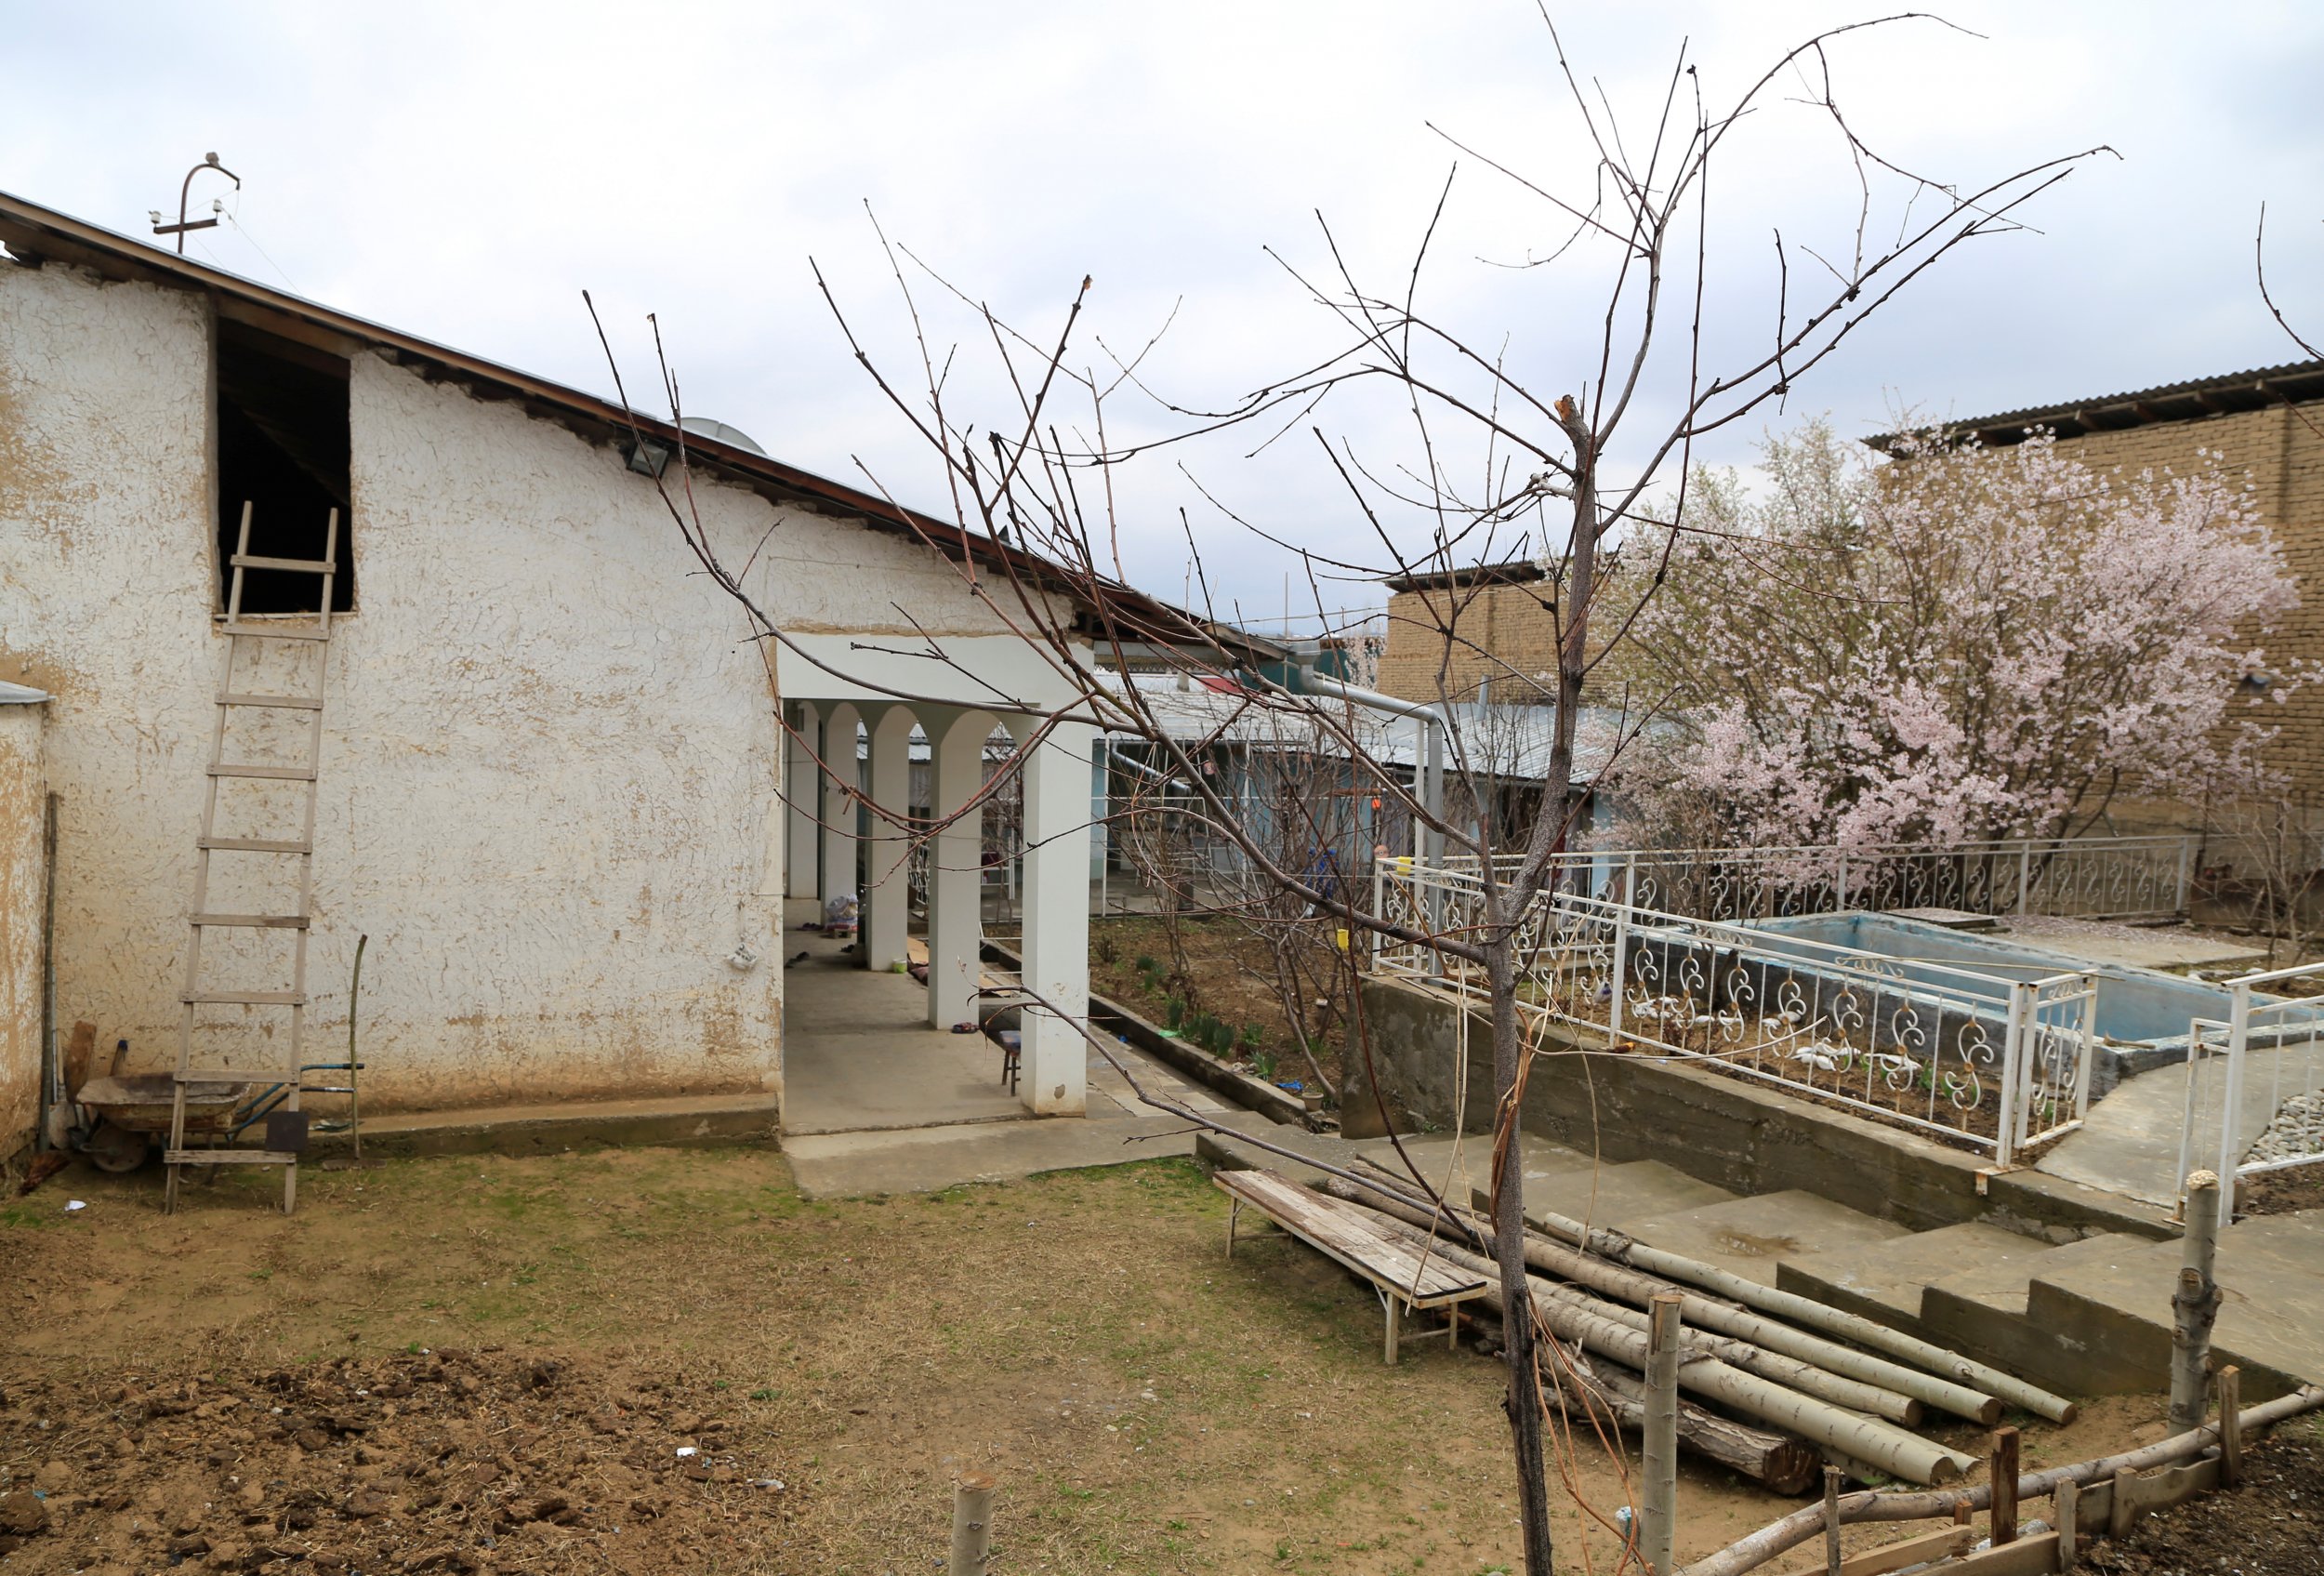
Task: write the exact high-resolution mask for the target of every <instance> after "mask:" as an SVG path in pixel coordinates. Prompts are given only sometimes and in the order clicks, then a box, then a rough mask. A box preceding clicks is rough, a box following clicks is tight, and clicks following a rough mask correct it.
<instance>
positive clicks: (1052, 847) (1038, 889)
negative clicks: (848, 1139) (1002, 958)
mask: <svg viewBox="0 0 2324 1576" xmlns="http://www.w3.org/2000/svg"><path fill="white" fill-rule="evenodd" d="M1032 724H1033V720H1032V719H1025V720H1024V724H1023V731H1022V732H1019V724H1018V723H1017V722H1013V721H1012V722H1011V724H1010V731H1011V732H1012V733H1018V736H1019V738H1020V740H1021V741H1022V740H1023V738H1024V737H1026V736H1028V735H1030V734H1031V733H1032V731H1033V726H1032ZM1096 742H1097V730H1096V729H1095V728H1093V727H1091V726H1089V724H1088V723H1083V722H1073V723H1061V724H1059V725H1058V726H1056V727H1054V728H1052V729H1051V730H1050V732H1049V734H1048V735H1046V736H1045V737H1044V738H1043V739H1042V740H1041V742H1040V743H1039V745H1038V746H1037V747H1036V748H1033V749H1031V750H1029V751H1026V752H1025V756H1024V760H1023V763H1022V765H1021V767H1020V768H1019V769H1020V770H1021V771H1023V774H1024V828H1025V830H1024V840H1025V861H1024V866H1025V875H1024V979H1025V984H1026V985H1027V986H1029V987H1032V988H1033V989H1034V990H1035V991H1037V992H1038V993H1039V994H1040V996H1041V997H1042V998H1043V999H1044V1000H1046V1001H1047V1002H1048V1003H1049V1005H1050V1007H1052V1008H1054V1009H1055V1012H1056V1013H1057V1014H1062V1015H1063V1016H1062V1017H1060V1016H1057V1015H1052V1014H1051V1013H1049V1012H1045V1011H1038V1010H1036V1009H1033V1008H1030V1007H1028V1008H1027V1009H1026V1010H1025V1013H1024V1017H1023V1026H1024V1078H1023V1082H1022V1083H1021V1084H1020V1085H1019V1089H1020V1091H1021V1093H1022V1096H1023V1100H1024V1103H1025V1104H1026V1105H1027V1106H1031V1107H1032V1108H1033V1109H1034V1110H1036V1111H1037V1112H1039V1113H1041V1114H1043V1115H1045V1116H1079V1115H1081V1114H1082V1113H1083V1111H1084V1110H1085V1108H1086V1086H1087V1083H1088V1078H1087V1072H1088V1057H1089V1043H1088V1041H1087V1040H1083V1038H1082V1036H1081V1032H1080V1028H1079V1026H1080V1025H1081V1024H1082V1023H1084V1022H1085V1021H1086V1020H1087V1019H1088V1017H1089V756H1090V751H1091V749H1092V748H1093V747H1094V746H1095V744H1096Z"/></svg>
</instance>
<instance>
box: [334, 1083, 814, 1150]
mask: <svg viewBox="0 0 2324 1576" xmlns="http://www.w3.org/2000/svg"><path fill="white" fill-rule="evenodd" d="M782 1107H783V1102H782V1099H781V1097H780V1096H779V1095H774V1094H692V1095H672V1096H669V1097H667V1098H664V1099H649V1100H580V1101H574V1100H561V1101H557V1102H555V1103H554V1104H544V1105H527V1106H473V1107H464V1108H461V1109H458V1110H446V1111H398V1112H395V1113H393V1114H392V1115H390V1116H384V1117H365V1118H364V1119H363V1148H364V1149H365V1151H367V1152H376V1153H379V1154H383V1155H450V1154H460V1155H473V1154H501V1155H524V1154H535V1153H539V1152H541V1151H545V1150H551V1149H569V1148H572V1147H574V1146H576V1145H583V1144H733V1143H752V1142H761V1141H763V1142H769V1143H772V1141H773V1140H774V1138H775V1125H776V1121H777V1119H779V1118H780V1117H781V1115H782ZM348 1147H350V1143H349V1139H348V1135H347V1134H345V1133H321V1132H319V1133H316V1134H315V1135H314V1149H315V1152H316V1153H318V1154H326V1155H327V1154H331V1153H334V1152H336V1151H337V1150H340V1149H344V1148H348Z"/></svg>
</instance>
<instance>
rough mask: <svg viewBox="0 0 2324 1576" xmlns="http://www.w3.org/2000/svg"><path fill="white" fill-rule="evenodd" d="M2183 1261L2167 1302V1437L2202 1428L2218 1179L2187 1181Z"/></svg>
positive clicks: (2213, 1308) (2212, 1317) (2199, 1175)
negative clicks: (2177, 1281)
mask: <svg viewBox="0 0 2324 1576" xmlns="http://www.w3.org/2000/svg"><path fill="white" fill-rule="evenodd" d="M2184 1241H2185V1249H2186V1251H2185V1257H2184V1259H2183V1260H2182V1261H2181V1265H2180V1269H2179V1283H2178V1290H2177V1291H2174V1292H2172V1297H2171V1314H2172V1329H2171V1432H2172V1433H2173V1434H2184V1433H2185V1432H2186V1431H2187V1430H2188V1429H2190V1428H2200V1427H2201V1426H2202V1425H2203V1402H2204V1399H2205V1395H2204V1393H2205V1391H2206V1390H2208V1389H2209V1388H2210V1385H2209V1384H2208V1379H2209V1375H2208V1373H2207V1372H2206V1370H2207V1369H2208V1368H2209V1367H2210V1363H2211V1331H2212V1324H2213V1323H2215V1322H2216V1321H2217V1319H2218V1318H2219V1285H2218V1283H2217V1282H2216V1281H2215V1280H2213V1279H2212V1265H2213V1263H2214V1261H2215V1259H2216V1257H2217V1254H2218V1248H2219V1177H2218V1175H2217V1173H2215V1172H2207V1171H2199V1172H2191V1173H2190V1174H2189V1175H2188V1177H2187V1179H2186V1229H2185V1237H2184Z"/></svg>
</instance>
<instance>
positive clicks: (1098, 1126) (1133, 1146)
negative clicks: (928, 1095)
mask: <svg viewBox="0 0 2324 1576" xmlns="http://www.w3.org/2000/svg"><path fill="white" fill-rule="evenodd" d="M783 1149H784V1154H785V1156H786V1158H787V1159H789V1161H790V1163H791V1174H792V1175H793V1176H794V1177H795V1178H796V1179H797V1180H798V1183H799V1191H800V1192H801V1193H804V1194H805V1195H807V1197H809V1198H811V1199H835V1198H864V1197H870V1196H876V1195H878V1194H884V1193H936V1192H941V1191H943V1190H944V1188H947V1187H955V1186H959V1185H963V1184H970V1183H979V1182H1010V1181H1014V1180H1016V1179H1017V1178H1020V1177H1026V1176H1033V1175H1036V1174H1037V1173H1039V1172H1049V1171H1066V1170H1071V1169H1074V1168H1076V1167H1080V1166H1111V1165H1124V1164H1128V1163H1129V1162H1132V1161H1137V1160H1151V1159H1162V1158H1164V1157H1167V1156H1170V1155H1191V1154H1193V1153H1194V1149H1195V1135H1194V1134H1193V1133H1191V1132H1187V1131H1186V1124H1185V1123H1184V1122H1182V1121H1178V1120H1175V1119H1171V1118H1168V1117H1146V1118H1142V1119H1132V1120H1126V1121H1107V1122H1099V1121H1089V1120H1087V1119H1083V1118H1080V1117H1044V1118H1040V1119H1036V1120H1030V1121H1022V1122H981V1123H975V1124H971V1125H968V1126H955V1127H923V1128H911V1129H905V1130H903V1131H895V1130H888V1131H881V1132H832V1133H816V1134H810V1135H807V1136H803V1137H796V1138H792V1139H789V1140H787V1141H786V1143H785V1144H784V1146H783Z"/></svg>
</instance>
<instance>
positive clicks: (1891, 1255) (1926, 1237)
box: [1776, 1221, 2051, 1330]
mask: <svg viewBox="0 0 2324 1576" xmlns="http://www.w3.org/2000/svg"><path fill="white" fill-rule="evenodd" d="M2050 1251H2051V1245H2050V1244H2049V1243H2047V1242H2044V1241H2041V1240H2040V1239H2038V1238H2031V1237H2020V1236H2019V1235H2018V1234H2017V1233H2015V1232H2014V1231H2005V1230H2003V1229H2002V1228H2001V1227H2000V1226H1998V1225H1987V1224H1985V1223H1984V1222H1982V1221H1968V1222H1965V1223H1963V1224H1962V1225H1948V1226H1942V1227H1940V1228H1938V1229H1937V1230H1935V1231H1917V1232H1913V1233H1911V1234H1910V1235H1908V1236H1904V1237H1897V1238H1892V1239H1890V1240H1888V1241H1886V1242H1878V1243H1874V1244H1872V1245H1870V1246H1859V1247H1855V1248H1851V1249H1845V1250H1842V1251H1841V1252H1823V1253H1803V1254H1800V1255H1798V1256H1797V1257H1790V1258H1785V1259H1783V1260H1782V1261H1781V1262H1780V1263H1779V1264H1778V1265H1777V1266H1776V1285H1778V1286H1780V1287H1782V1288H1783V1289H1784V1290H1785V1291H1797V1292H1799V1293H1800V1294H1801V1295H1802V1296H1803V1297H1814V1298H1815V1299H1816V1301H1818V1302H1820V1303H1829V1304H1830V1305H1832V1306H1834V1307H1836V1308H1845V1309H1846V1310H1847V1311H1849V1312H1850V1313H1855V1314H1861V1315H1863V1316H1864V1317H1865V1318H1875V1319H1879V1320H1880V1321H1881V1322H1882V1323H1884V1324H1894V1325H1896V1326H1899V1327H1900V1328H1903V1329H1908V1330H1917V1329H1918V1328H1919V1327H1920V1324H1921V1293H1922V1291H1924V1290H1925V1289H1926V1288H1927V1287H1928V1285H1929V1284H1930V1282H1932V1281H1934V1280H1941V1279H1944V1278H1947V1277H1953V1278H1961V1277H1962V1276H1963V1275H1964V1274H1965V1275H1967V1276H1970V1277H1976V1278H1979V1279H1978V1281H1977V1283H1978V1284H1979V1285H1987V1284H1995V1285H2002V1286H2007V1285H2014V1288H2015V1291H2016V1295H2017V1304H2018V1306H2019V1307H2021V1308H2022V1307H2024V1306H2025V1301H2026V1282H2027V1279H2028V1278H2030V1277H2031V1274H2032V1271H2031V1269H2030V1267H2029V1262H2030V1261H2031V1260H2033V1259H2035V1258H2038V1257H2040V1255H2042V1254H2044V1253H2047V1252H2050ZM1962 1265H1972V1266H1974V1267H1973V1268H1971V1269H1969V1270H1967V1271H1963V1269H1962V1267H1961V1266H1962ZM2013 1270H2014V1276H2015V1278H2014V1281H2012V1280H2011V1275H2012V1272H2013Z"/></svg>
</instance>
